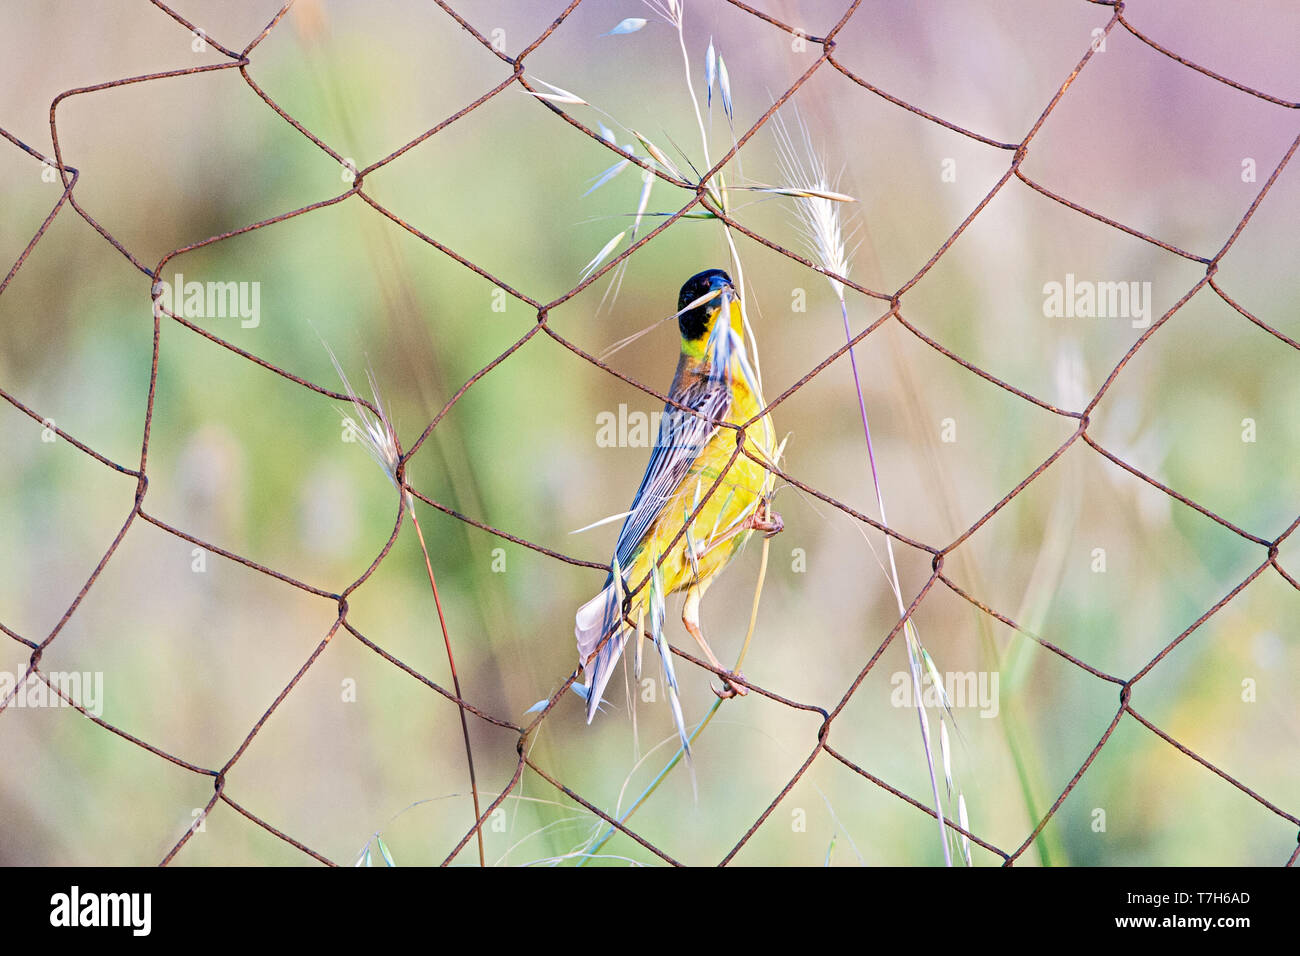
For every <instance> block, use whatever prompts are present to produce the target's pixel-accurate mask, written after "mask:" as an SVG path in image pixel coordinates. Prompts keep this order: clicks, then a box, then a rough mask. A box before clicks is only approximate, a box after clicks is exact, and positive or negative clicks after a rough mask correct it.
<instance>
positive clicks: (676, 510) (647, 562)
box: [627, 309, 776, 614]
mask: <svg viewBox="0 0 1300 956" xmlns="http://www.w3.org/2000/svg"><path fill="white" fill-rule="evenodd" d="M734 313H735V321H736V322H738V321H739V309H735V310H734ZM732 361H733V368H732V369H731V375H730V376H729V379H730V381H731V383H732V389H731V403H730V406H729V408H728V410H727V414H726V416H725V418H724V421H725V422H727V423H729V424H733V425H737V426H741V425H745V423H747V422H749V421H750V419H752V418H754V416H755V415H757V414H758V413H759V412H760V411H761V410H762V407H763V404H762V398H761V396H760V395H759V394H758V393H757V391H756V386H755V385H753V384H752V383H750V382H749V380H748V378H747V377H746V376H745V374H744V372H743V370H742V367H741V362H740V359H739V357H735V358H733V360H732ZM707 374H708V367H707V364H706V363H705V362H704V360H703V356H698V357H697V356H694V355H692V354H690V352H689V350H687V349H686V348H683V353H682V360H681V364H680V365H679V366H678V372H677V379H676V381H675V382H674V386H675V387H677V386H680V385H681V384H682V383H683V382H684V381H685V379H686V378H688V377H694V376H703V375H707ZM738 435H739V433H738V432H737V431H736V429H734V428H726V427H719V428H718V429H717V430H716V431H715V432H714V434H713V435H712V437H710V439H709V440H708V442H707V443H706V444H705V447H704V449H703V450H702V451H701V452H700V454H699V456H698V457H697V458H696V459H695V461H694V462H693V463H692V465H691V468H690V470H689V471H688V473H687V475H686V477H685V478H684V479H683V480H682V481H681V483H680V484H678V486H677V488H676V489H675V491H674V492H673V494H672V496H671V498H670V499H669V501H668V502H667V504H666V505H665V506H664V508H663V510H662V512H661V513H660V515H659V517H658V518H657V519H656V520H655V521H654V523H653V524H652V525H651V526H650V528H649V530H648V531H647V532H646V535H645V537H644V538H643V539H642V543H641V547H640V548H639V549H638V552H637V556H636V559H635V561H634V564H633V567H632V568H630V569H628V570H629V571H630V573H629V574H628V576H627V579H628V581H629V583H630V584H631V585H632V586H633V587H635V586H636V585H637V584H638V583H639V582H640V581H641V580H642V579H643V578H644V577H645V576H646V575H647V574H648V573H649V572H650V569H651V567H652V566H653V564H654V562H655V561H656V560H657V559H658V558H659V556H660V555H662V554H664V553H665V552H667V554H668V557H667V558H665V559H664V561H663V564H662V565H661V573H662V575H663V582H664V591H665V593H668V594H671V593H673V592H674V591H680V590H684V589H686V588H689V587H691V586H692V585H693V584H696V583H706V582H707V581H709V580H710V579H711V578H712V577H713V576H714V575H716V574H717V573H718V572H719V571H721V570H722V569H723V567H725V566H726V564H727V562H728V561H730V559H731V558H732V556H733V555H734V554H735V553H736V551H737V550H739V548H740V546H741V545H742V544H744V542H745V541H746V540H747V539H748V538H749V536H750V534H751V533H752V532H751V531H750V530H749V529H748V528H746V527H745V521H746V519H748V518H749V517H751V516H752V515H753V514H754V512H755V511H756V510H757V508H758V505H759V503H760V501H761V500H762V499H763V498H764V497H765V496H766V495H767V494H768V493H769V492H770V491H771V488H772V483H773V478H772V475H771V473H770V472H768V471H767V469H766V468H764V467H763V466H762V465H761V464H759V463H758V462H756V461H754V460H753V459H752V458H749V457H747V456H746V455H745V454H743V453H741V454H736V444H737V437H738ZM745 435H746V440H745V448H746V449H747V450H748V451H749V452H750V453H751V454H753V455H755V456H756V457H758V458H759V459H767V460H770V459H771V458H772V456H773V454H774V451H775V444H776V442H775V430H774V429H773V426H772V421H771V418H770V416H764V417H763V418H761V419H759V420H757V421H755V422H753V423H752V424H750V425H749V426H748V427H747V428H746V430H745ZM733 456H734V457H733ZM719 479H720V480H719ZM715 482H716V483H717V484H716V487H714V485H715ZM710 489H712V494H710ZM706 496H708V498H707V500H705V497H706ZM701 501H703V502H704V504H703V507H701V508H700V511H699V514H698V515H696V517H695V518H694V520H692V521H691V522H690V527H689V530H688V531H687V532H686V533H685V534H683V535H681V536H680V537H678V534H679V532H681V530H682V526H683V525H684V524H685V523H686V521H687V519H688V518H689V516H690V515H691V514H692V513H693V512H694V511H695V509H696V507H697V506H698V505H699V503H700V502H701ZM674 538H677V540H676V541H674V540H673V539H674ZM648 594H649V588H648V587H647V588H644V589H642V590H641V591H639V592H637V594H636V595H635V596H634V598H633V612H634V614H635V612H636V610H637V609H638V606H644V602H645V599H646V597H647V596H648Z"/></svg>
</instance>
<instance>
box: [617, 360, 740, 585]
mask: <svg viewBox="0 0 1300 956" xmlns="http://www.w3.org/2000/svg"><path fill="white" fill-rule="evenodd" d="M681 379H682V376H681V375H679V377H678V380H679V382H681ZM674 384H677V383H674ZM683 385H684V387H682V388H680V390H677V389H675V390H674V392H673V393H672V397H673V399H674V400H676V401H677V402H679V403H681V404H682V405H683V406H685V407H686V408H688V409H690V411H683V410H682V409H680V408H677V407H675V406H673V405H665V406H664V416H663V418H662V419H661V420H660V422H659V435H658V437H656V439H655V445H654V448H653V449H652V450H651V452H650V463H649V465H647V466H646V470H645V476H644V477H643V478H642V479H641V486H640V487H639V488H637V492H636V496H635V497H634V498H633V499H632V510H631V512H629V514H628V516H627V520H626V521H624V522H623V529H622V530H621V531H620V532H619V534H618V544H617V546H616V547H615V549H614V554H615V556H616V557H617V558H618V563H619V566H620V567H621V568H624V569H626V568H629V567H630V566H631V565H632V561H633V557H634V555H635V553H636V549H637V547H638V545H640V543H641V539H642V538H643V537H645V534H646V532H647V531H649V529H650V527H651V526H652V525H653V524H654V522H655V519H656V518H658V517H659V515H660V513H661V512H662V511H663V509H664V506H665V505H666V504H667V503H668V501H669V499H670V498H672V496H673V494H674V493H675V492H676V491H677V487H678V486H679V485H680V484H681V483H682V481H683V480H685V478H686V475H687V474H688V473H689V472H690V470H691V466H692V465H693V464H695V460H696V459H697V458H699V456H700V453H701V452H702V451H703V450H704V446H705V445H706V444H708V441H709V439H710V438H712V437H713V434H714V432H716V431H717V429H718V426H717V425H716V424H714V423H715V422H719V421H721V420H722V419H723V418H724V417H725V416H726V414H727V411H728V409H729V408H730V407H731V389H730V388H729V387H728V384H727V382H726V380H725V379H722V378H718V377H713V376H708V375H700V376H695V377H692V378H691V379H690V380H689V381H687V382H685V383H683Z"/></svg>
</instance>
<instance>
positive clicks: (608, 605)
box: [573, 564, 695, 786]
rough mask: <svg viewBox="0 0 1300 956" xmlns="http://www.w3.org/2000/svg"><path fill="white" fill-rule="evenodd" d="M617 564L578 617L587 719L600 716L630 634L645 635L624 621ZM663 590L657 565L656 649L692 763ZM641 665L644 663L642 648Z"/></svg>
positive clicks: (652, 601) (651, 599) (653, 597)
mask: <svg viewBox="0 0 1300 956" xmlns="http://www.w3.org/2000/svg"><path fill="white" fill-rule="evenodd" d="M617 568H618V565H617V564H615V572H616V573H615V574H613V575H611V576H610V580H609V583H608V584H606V585H605V587H604V589H603V590H602V591H601V592H600V593H599V594H597V595H596V596H595V597H594V598H592V599H591V600H590V601H588V602H587V603H586V604H584V605H583V606H582V607H580V608H578V613H577V615H576V616H575V618H574V628H573V634H574V636H575V637H576V638H577V639H578V661H579V662H580V663H581V664H582V668H583V670H584V671H586V675H587V723H591V720H592V718H593V717H595V716H596V710H597V708H598V707H599V706H600V700H601V695H602V694H603V693H604V691H605V685H607V684H608V683H609V679H610V677H611V676H612V675H613V673H614V666H615V665H616V664H617V663H618V659H619V658H620V657H622V656H623V648H624V647H625V646H626V645H627V640H628V638H629V637H632V638H634V639H635V640H636V641H638V645H639V642H640V640H641V635H640V634H638V633H636V631H637V629H636V628H635V627H630V626H629V625H628V624H627V623H626V622H625V621H624V620H623V616H622V615H623V607H622V604H623V594H624V593H625V592H624V590H623V587H622V581H621V579H620V576H619V574H618V573H617ZM663 595H664V586H663V580H662V578H661V576H660V574H659V571H658V568H657V567H654V568H653V570H652V571H651V584H650V587H649V591H648V597H647V599H646V600H647V602H648V603H649V612H650V631H651V635H652V637H653V640H654V645H655V649H656V650H657V651H658V652H659V659H660V662H661V663H662V664H663V669H664V681H665V685H666V687H665V689H666V691H667V695H668V703H669V706H670V707H671V708H672V714H673V724H674V725H675V726H676V728H677V734H678V737H679V739H680V740H681V745H682V750H683V752H684V754H685V757H686V762H687V766H688V767H691V741H690V737H689V736H688V735H687V733H686V722H685V720H684V719H683V717H682V705H681V701H680V700H679V698H678V692H677V676H676V674H675V673H674V672H673V658H672V652H671V651H670V650H669V648H668V642H667V640H666V639H665V638H664V626H663V625H664V597H663ZM606 635H612V636H611V637H610V638H609V640H608V641H605V644H604V646H603V647H601V646H600V643H601V641H604V640H605V636H606ZM597 648H599V650H597ZM637 665H638V667H639V666H640V657H639V652H638V660H637ZM638 676H639V675H638ZM694 782H695V771H694V768H693V767H691V783H692V786H694Z"/></svg>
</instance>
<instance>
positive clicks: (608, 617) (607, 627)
mask: <svg viewBox="0 0 1300 956" xmlns="http://www.w3.org/2000/svg"><path fill="white" fill-rule="evenodd" d="M619 597H620V593H619V588H618V584H617V582H616V581H615V580H614V579H613V578H611V579H610V582H609V583H608V584H607V585H605V589H604V590H603V591H601V592H600V593H599V594H597V595H596V596H595V597H594V598H592V599H591V600H590V601H588V602H587V603H586V604H584V605H583V606H582V607H580V608H578V613H577V615H576V616H575V618H574V627H573V636H574V637H576V638H577V639H578V662H579V663H580V664H582V669H583V670H584V671H586V673H587V723H591V719H592V718H593V717H595V716H596V708H597V707H599V706H600V699H601V695H602V694H604V692H605V685H606V684H608V683H609V678H610V676H611V675H613V673H614V665H615V664H617V663H618V659H619V658H620V657H622V656H623V647H624V645H626V644H627V638H628V633H629V628H628V627H627V626H626V625H625V624H623V623H622V621H621V620H620V611H621V610H622V609H621V608H620V607H619V604H620V603H621V602H620V601H619ZM610 633H613V635H614V636H613V637H611V638H610V639H609V640H608V641H605V646H604V647H600V649H599V650H597V647H599V645H600V642H601V641H603V640H604V639H605V635H607V634H610Z"/></svg>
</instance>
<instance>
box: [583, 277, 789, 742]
mask: <svg viewBox="0 0 1300 956" xmlns="http://www.w3.org/2000/svg"><path fill="white" fill-rule="evenodd" d="M675 317H676V318H677V321H678V328H679V330H680V332H681V355H680V357H679V358H678V361H677V371H676V374H675V375H674V377H673V381H672V386H671V387H670V389H669V391H668V398H669V402H667V403H666V404H665V405H664V413H663V416H662V418H661V419H660V424H659V431H658V434H657V436H656V439H655V444H654V447H653V448H652V449H651V453H650V461H649V464H648V465H647V466H646V470H645V476H644V477H643V478H642V479H641V484H640V487H638V488H637V491H636V495H635V496H634V497H633V500H632V507H631V509H630V510H629V511H628V512H627V513H626V518H625V520H624V521H623V525H622V529H621V530H620V531H619V535H618V542H617V544H616V545H615V548H614V557H613V560H612V561H611V563H610V572H609V575H608V577H607V578H606V580H605V586H604V587H603V588H602V589H601V591H600V593H598V594H597V595H596V596H595V597H593V598H592V599H591V600H589V601H588V602H586V603H585V604H583V605H582V607H581V608H579V609H578V612H577V614H576V615H575V619H574V636H575V637H576V639H577V643H578V658H579V664H580V666H581V668H582V670H583V671H584V673H585V676H586V685H585V687H584V688H581V690H582V691H584V692H585V694H584V696H585V697H586V705H587V723H588V724H590V723H591V721H592V718H593V717H595V715H596V713H597V710H598V709H599V706H600V703H601V699H602V698H601V694H602V693H603V691H604V689H605V686H606V684H608V683H609V679H610V677H611V675H612V674H613V671H614V667H615V665H616V664H617V663H618V661H619V658H620V657H621V656H622V654H623V650H624V648H625V646H626V644H627V641H628V640H629V639H635V640H636V642H637V644H636V649H637V653H636V658H635V659H636V677H637V679H638V680H639V679H640V663H641V647H642V644H641V642H642V640H643V639H644V638H647V637H648V638H650V639H651V640H653V642H654V644H655V647H656V649H657V650H658V652H659V655H660V659H661V661H662V663H663V668H664V676H665V683H666V684H667V691H668V693H667V696H668V699H669V702H670V704H671V706H672V711H673V719H674V723H675V724H676V727H677V731H678V734H679V736H680V737H681V741H682V746H683V748H684V750H685V752H686V753H687V755H688V756H689V754H690V745H689V739H688V737H687V736H686V732H685V724H684V720H683V718H682V713H681V705H680V700H679V697H678V693H677V690H678V688H677V680H676V677H675V675H674V672H673V667H672V656H671V652H670V651H669V648H668V645H667V642H666V640H665V638H664V636H663V631H664V626H663V625H664V619H665V598H666V597H667V596H668V595H669V594H674V593H677V592H683V591H684V592H685V594H686V598H685V602H684V604H683V607H682V624H683V625H684V626H685V628H686V630H687V632H688V633H690V635H691V636H692V637H693V638H694V639H695V640H696V642H697V643H698V644H699V646H700V648H701V650H703V651H704V655H705V657H707V658H708V660H709V663H711V664H712V665H713V666H714V668H716V669H717V670H718V671H720V672H723V673H724V676H723V685H722V687H721V688H718V687H713V691H714V693H716V694H717V695H718V696H719V697H720V698H723V699H727V698H730V697H734V696H737V695H743V694H745V693H747V690H746V688H745V686H744V685H743V683H741V682H740V681H739V680H736V679H734V678H740V679H742V680H743V675H741V674H734V675H733V674H730V672H729V671H728V669H727V668H725V667H723V666H722V664H721V663H720V662H719V661H718V658H717V656H716V655H715V654H714V653H713V650H712V649H711V648H710V647H709V644H708V641H707V640H705V637H704V632H703V631H702V630H701V627H700V602H701V601H702V600H703V598H704V594H705V592H706V591H708V589H709V586H710V585H711V584H712V583H713V581H714V580H715V579H716V578H717V576H718V574H719V573H721V572H722V570H723V569H724V568H725V567H726V566H727V564H728V563H729V562H730V561H731V559H732V558H733V557H735V555H736V553H737V552H738V551H739V550H740V549H741V547H742V546H743V545H744V543H745V542H746V541H747V540H748V539H749V538H750V536H751V535H752V534H753V533H754V532H755V531H758V532H761V533H763V534H765V535H768V536H769V537H770V536H771V535H774V534H776V533H777V532H779V531H781V530H782V528H783V527H784V523H783V521H782V519H781V516H780V515H779V514H776V513H775V512H774V511H772V510H771V506H770V497H771V493H772V488H773V484H774V481H775V476H774V475H773V473H772V471H771V470H769V468H768V467H767V465H765V464H764V463H763V462H766V463H768V464H771V465H775V459H776V458H778V457H779V455H780V450H779V449H778V448H777V447H776V432H775V429H774V428H773V425H772V420H771V416H770V415H766V414H765V415H763V416H762V417H761V418H758V419H757V420H756V421H754V422H753V423H752V424H750V425H749V426H748V427H747V428H746V429H745V446H746V448H747V449H748V450H749V451H750V452H751V453H752V454H753V455H754V457H753V458H750V457H747V456H746V455H745V454H744V453H743V452H742V453H741V454H739V455H736V444H737V439H738V436H739V434H740V433H739V431H738V430H737V429H736V428H734V427H725V426H728V425H730V426H743V425H745V424H746V423H747V422H750V420H751V419H754V418H755V416H758V415H759V413H760V412H762V411H763V410H764V408H765V402H764V400H763V397H762V394H761V391H760V386H759V381H758V376H757V375H756V374H755V372H754V368H753V366H752V365H751V364H750V360H749V356H748V354H747V352H746V348H745V338H744V327H743V326H744V319H743V313H742V311H741V307H740V300H739V297H738V296H737V294H736V289H735V286H734V285H733V283H732V281H731V277H730V276H729V275H728V274H727V273H726V272H725V271H723V270H722V269H706V270H704V271H703V272H699V273H697V274H696V275H693V276H691V277H690V278H689V279H687V280H686V282H685V284H683V285H682V287H681V292H680V293H679V294H678V298H677V312H676V314H675ZM733 456H734V458H733ZM755 459H757V460H755ZM715 483H716V487H715ZM710 490H711V491H712V493H711V494H710ZM701 503H703V504H701ZM697 509H698V513H696V512H697ZM692 515H694V517H692ZM688 522H689V523H688ZM683 527H685V531H683ZM647 617H648V618H649V623H650V628H649V632H648V633H647V631H646V629H645V621H646V618H647ZM727 675H729V676H727Z"/></svg>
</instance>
